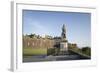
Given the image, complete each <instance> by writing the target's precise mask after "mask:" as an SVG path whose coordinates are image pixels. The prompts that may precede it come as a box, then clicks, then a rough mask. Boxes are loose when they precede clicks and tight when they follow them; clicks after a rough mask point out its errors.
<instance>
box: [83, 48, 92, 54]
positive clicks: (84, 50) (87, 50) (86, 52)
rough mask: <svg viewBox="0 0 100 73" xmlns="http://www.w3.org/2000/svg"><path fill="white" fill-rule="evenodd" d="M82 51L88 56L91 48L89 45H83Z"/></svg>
mask: <svg viewBox="0 0 100 73" xmlns="http://www.w3.org/2000/svg"><path fill="white" fill-rule="evenodd" d="M82 53H84V54H86V55H89V56H90V55H91V48H90V47H83V48H82Z"/></svg>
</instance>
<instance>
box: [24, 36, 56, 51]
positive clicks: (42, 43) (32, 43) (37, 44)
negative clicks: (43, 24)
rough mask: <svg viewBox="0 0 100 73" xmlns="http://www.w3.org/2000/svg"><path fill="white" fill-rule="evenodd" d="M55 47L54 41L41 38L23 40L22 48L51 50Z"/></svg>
mask: <svg viewBox="0 0 100 73" xmlns="http://www.w3.org/2000/svg"><path fill="white" fill-rule="evenodd" d="M54 45H55V42H54V40H51V39H43V38H40V39H38V38H23V48H33V49H34V48H41V49H48V48H53V47H54Z"/></svg>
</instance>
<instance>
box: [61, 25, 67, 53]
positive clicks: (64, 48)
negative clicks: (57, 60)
mask: <svg viewBox="0 0 100 73" xmlns="http://www.w3.org/2000/svg"><path fill="white" fill-rule="evenodd" d="M60 51H62V52H66V51H68V41H67V37H66V26H65V24H63V27H62V33H61V42H60Z"/></svg>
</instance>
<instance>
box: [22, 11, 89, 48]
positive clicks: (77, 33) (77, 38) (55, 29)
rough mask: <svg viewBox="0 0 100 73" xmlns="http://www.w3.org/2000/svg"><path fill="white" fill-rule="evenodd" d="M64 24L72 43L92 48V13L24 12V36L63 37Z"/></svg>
mask: <svg viewBox="0 0 100 73" xmlns="http://www.w3.org/2000/svg"><path fill="white" fill-rule="evenodd" d="M63 24H65V25H66V28H67V35H66V36H67V39H68V41H69V42H70V43H77V45H78V46H79V47H84V46H91V14H90V13H79V12H54V11H36V10H35V11H34V10H23V34H31V33H35V34H39V35H46V34H47V35H51V36H61V28H62V26H63Z"/></svg>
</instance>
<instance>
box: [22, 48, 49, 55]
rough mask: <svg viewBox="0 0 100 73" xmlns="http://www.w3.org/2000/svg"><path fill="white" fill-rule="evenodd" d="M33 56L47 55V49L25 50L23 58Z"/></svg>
mask: <svg viewBox="0 0 100 73" xmlns="http://www.w3.org/2000/svg"><path fill="white" fill-rule="evenodd" d="M32 55H47V49H41V48H40V49H39V48H36V49H32V48H24V49H23V56H32Z"/></svg>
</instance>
